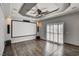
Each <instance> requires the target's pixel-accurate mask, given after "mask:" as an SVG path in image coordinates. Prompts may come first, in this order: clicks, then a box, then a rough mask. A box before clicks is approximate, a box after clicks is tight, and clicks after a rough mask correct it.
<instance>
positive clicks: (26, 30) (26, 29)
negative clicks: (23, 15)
mask: <svg viewBox="0 0 79 59" xmlns="http://www.w3.org/2000/svg"><path fill="white" fill-rule="evenodd" d="M11 29H12V30H11V33H12V34H11V37H24V36H32V35H36V23H33V22H23V21H12V22H11Z"/></svg>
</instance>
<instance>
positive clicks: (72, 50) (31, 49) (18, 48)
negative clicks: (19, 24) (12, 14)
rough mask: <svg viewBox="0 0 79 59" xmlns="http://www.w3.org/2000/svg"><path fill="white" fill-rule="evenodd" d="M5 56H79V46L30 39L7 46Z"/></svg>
mask: <svg viewBox="0 0 79 59" xmlns="http://www.w3.org/2000/svg"><path fill="white" fill-rule="evenodd" d="M3 56H79V47H76V46H73V45H69V44H64V45H59V44H55V43H52V42H48V41H44V40H30V41H25V42H20V43H14V44H12V45H11V46H7V47H6V48H5V51H4V53H3Z"/></svg>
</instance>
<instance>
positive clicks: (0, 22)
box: [0, 6, 6, 56]
mask: <svg viewBox="0 0 79 59" xmlns="http://www.w3.org/2000/svg"><path fill="white" fill-rule="evenodd" d="M5 34H6V32H5V19H4V15H3V12H2V10H1V6H0V56H1V55H2V54H3V51H4V41H5Z"/></svg>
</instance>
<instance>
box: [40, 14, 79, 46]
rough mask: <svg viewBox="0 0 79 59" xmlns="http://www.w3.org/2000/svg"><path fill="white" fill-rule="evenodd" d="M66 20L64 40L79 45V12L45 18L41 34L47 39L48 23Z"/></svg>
mask: <svg viewBox="0 0 79 59" xmlns="http://www.w3.org/2000/svg"><path fill="white" fill-rule="evenodd" d="M60 22H64V42H65V43H70V44H74V45H78V46H79V13H75V14H70V15H65V16H61V17H57V18H51V19H47V20H45V21H44V22H43V23H44V24H43V26H42V28H40V33H39V35H40V36H41V37H42V38H43V39H46V24H49V23H60Z"/></svg>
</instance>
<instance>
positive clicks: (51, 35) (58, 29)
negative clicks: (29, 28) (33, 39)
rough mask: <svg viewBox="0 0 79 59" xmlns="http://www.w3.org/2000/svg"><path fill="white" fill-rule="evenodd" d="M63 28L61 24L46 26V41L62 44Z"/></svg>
mask: <svg viewBox="0 0 79 59" xmlns="http://www.w3.org/2000/svg"><path fill="white" fill-rule="evenodd" d="M63 26H64V24H63V23H53V24H47V32H46V34H47V35H46V38H47V40H49V41H53V42H56V43H61V44H63V30H64V29H63Z"/></svg>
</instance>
